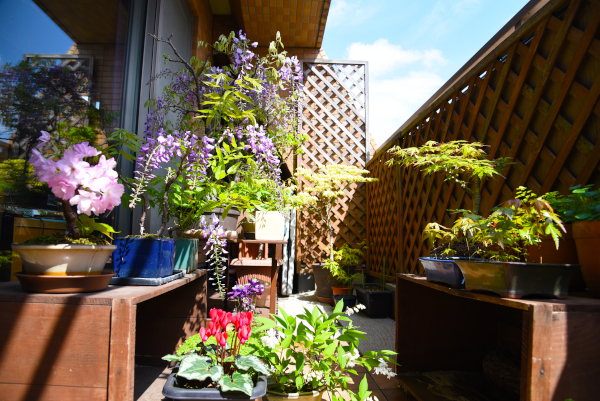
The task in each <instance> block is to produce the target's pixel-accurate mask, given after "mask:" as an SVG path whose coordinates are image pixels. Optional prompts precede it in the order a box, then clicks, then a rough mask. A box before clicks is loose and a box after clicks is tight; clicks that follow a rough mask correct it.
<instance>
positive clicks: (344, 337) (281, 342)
mask: <svg viewBox="0 0 600 401" xmlns="http://www.w3.org/2000/svg"><path fill="white" fill-rule="evenodd" d="M342 308H343V302H338V304H337V305H336V307H335V309H334V311H333V313H332V314H331V315H327V314H326V313H323V312H322V311H321V310H320V309H319V308H318V307H317V306H315V307H314V308H313V310H312V311H309V310H308V309H306V308H304V313H303V314H301V315H298V316H289V315H288V314H287V313H285V311H284V310H281V309H280V312H281V316H278V315H271V317H272V319H273V320H271V319H267V318H261V317H257V318H256V319H257V320H258V321H259V322H260V323H262V324H263V326H262V327H261V331H265V330H266V331H265V335H264V336H263V337H262V339H261V340H262V342H263V344H264V345H265V347H263V348H261V349H257V350H256V353H255V355H256V356H258V357H259V358H260V359H262V360H264V361H266V363H267V364H268V366H269V370H270V371H271V372H272V377H271V379H270V380H269V387H268V390H269V391H271V392H275V393H284V394H290V393H301V392H310V391H319V392H320V391H324V390H327V391H330V392H331V399H332V400H333V401H342V400H344V398H343V396H342V394H341V392H342V391H344V392H347V394H348V395H349V396H350V399H351V400H353V401H358V400H366V399H367V397H369V396H370V392H369V391H367V387H368V385H367V379H366V376H367V375H366V374H365V375H364V377H363V379H362V381H361V383H360V386H359V390H358V393H356V392H354V391H353V390H350V389H348V382H349V381H350V380H351V378H350V374H353V375H357V374H358V373H357V371H356V369H355V367H356V366H362V367H364V368H366V369H367V370H371V369H372V368H375V373H376V374H384V375H387V377H388V378H391V377H392V376H395V375H396V374H395V373H394V372H392V371H390V370H389V368H388V365H387V363H388V362H390V363H392V364H396V363H395V361H394V360H393V359H392V357H393V356H394V355H396V354H395V353H394V352H392V351H387V350H381V351H369V352H366V353H365V354H364V355H363V356H360V355H359V353H358V344H359V341H360V340H367V337H366V336H365V335H366V333H365V332H362V331H359V330H357V328H358V327H354V326H353V325H352V321H351V320H350V319H348V318H347V317H346V316H343V313H342ZM336 320H344V321H347V322H348V326H346V327H342V328H341V329H339V328H338V327H337V326H336Z"/></svg>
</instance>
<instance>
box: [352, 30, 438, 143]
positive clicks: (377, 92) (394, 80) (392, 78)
mask: <svg viewBox="0 0 600 401" xmlns="http://www.w3.org/2000/svg"><path fill="white" fill-rule="evenodd" d="M346 51H347V54H348V57H347V58H348V59H349V60H366V61H368V62H369V110H370V112H369V114H370V131H371V135H372V136H373V138H374V139H375V141H376V142H377V145H378V146H379V145H382V144H383V142H385V141H386V140H387V138H389V137H390V136H391V135H392V134H393V133H394V132H395V131H396V130H397V129H398V128H400V126H401V125H402V124H403V123H404V122H406V120H407V119H408V118H409V117H410V116H411V115H413V113H414V112H415V111H417V110H418V109H419V108H420V107H421V106H422V105H423V104H424V103H425V101H427V100H428V99H429V98H430V97H431V95H433V94H434V93H435V92H436V91H437V90H438V89H439V88H440V87H441V86H442V85H443V84H444V82H445V81H444V80H443V79H442V78H441V77H440V76H439V75H437V74H436V73H435V71H436V70H437V67H439V66H441V65H444V64H446V63H447V62H448V60H446V58H444V56H443V55H442V52H441V51H439V50H437V49H427V50H416V49H403V48H402V47H401V46H399V45H395V44H392V43H390V42H389V41H388V40H387V39H385V38H381V39H377V40H376V41H375V42H373V43H366V44H365V43H361V42H357V43H352V44H351V45H350V46H348V48H347V49H346Z"/></svg>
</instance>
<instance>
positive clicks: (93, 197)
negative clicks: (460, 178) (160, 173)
mask: <svg viewBox="0 0 600 401" xmlns="http://www.w3.org/2000/svg"><path fill="white" fill-rule="evenodd" d="M29 162H30V163H31V164H32V165H33V167H34V169H35V172H36V174H37V176H38V179H39V180H40V181H41V182H45V183H47V184H48V186H49V187H50V188H51V190H52V193H53V194H54V195H55V196H56V197H57V198H59V199H60V201H61V204H62V209H63V214H64V217H65V221H66V223H67V229H66V232H65V236H66V237H69V238H71V239H75V240H77V239H79V238H80V237H81V236H82V234H83V236H88V237H89V236H91V234H92V232H93V231H100V232H102V233H103V234H105V235H107V236H109V237H110V235H111V233H114V232H115V231H114V230H113V229H112V227H110V226H109V225H107V224H102V223H97V222H96V221H95V219H93V218H90V217H89V216H91V215H92V214H95V215H97V216H99V215H100V214H102V213H104V212H106V211H109V210H113V208H114V207H115V206H118V205H120V204H121V196H122V195H123V191H124V187H123V185H122V184H120V183H119V182H118V174H117V172H116V171H115V167H116V161H115V160H114V158H108V159H107V158H106V155H104V154H103V153H102V151H100V150H98V149H96V148H95V147H93V146H90V145H89V143H88V142H82V143H75V144H73V143H70V142H68V141H66V140H65V139H64V138H62V137H61V136H60V135H59V134H56V133H55V134H50V133H48V132H46V131H42V132H41V136H40V137H39V139H38V142H37V144H36V145H35V148H34V149H33V150H32V156H31V158H30V159H29ZM72 206H77V211H76V212H75V211H73V209H72ZM77 214H84V215H86V216H88V218H79V219H78V218H77Z"/></svg>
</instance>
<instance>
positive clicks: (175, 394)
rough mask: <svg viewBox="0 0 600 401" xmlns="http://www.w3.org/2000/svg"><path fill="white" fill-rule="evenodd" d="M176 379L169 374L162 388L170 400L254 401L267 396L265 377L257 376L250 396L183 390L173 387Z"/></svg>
mask: <svg viewBox="0 0 600 401" xmlns="http://www.w3.org/2000/svg"><path fill="white" fill-rule="evenodd" d="M176 384H177V377H175V373H171V374H170V375H169V377H168V378H167V382H166V383H165V386H164V387H163V391H162V393H163V395H164V396H165V397H167V398H169V399H171V400H198V401H221V400H256V399H257V398H261V397H263V396H264V395H265V394H267V376H263V375H261V376H259V377H258V382H257V383H256V386H255V387H254V390H253V391H252V396H250V397H248V395H246V394H244V393H242V392H241V391H239V392H238V391H236V392H231V391H228V392H225V393H223V392H221V391H219V390H218V389H216V388H201V389H195V388H183V387H175V385H176Z"/></svg>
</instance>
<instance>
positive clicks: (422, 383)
mask: <svg viewBox="0 0 600 401" xmlns="http://www.w3.org/2000/svg"><path fill="white" fill-rule="evenodd" d="M397 377H398V380H399V381H400V385H401V386H402V387H404V389H405V390H406V391H408V392H409V393H410V394H411V395H412V396H413V397H415V398H416V399H417V400H418V401H448V400H469V401H519V396H518V395H516V396H515V395H512V396H511V395H510V394H507V393H506V392H504V391H502V390H500V389H498V388H497V387H496V386H494V385H493V384H492V383H491V382H490V381H489V380H487V379H486V378H485V376H484V375H483V374H481V373H474V372H458V371H442V372H428V373H418V372H415V373H404V374H400V375H398V376H397Z"/></svg>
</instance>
